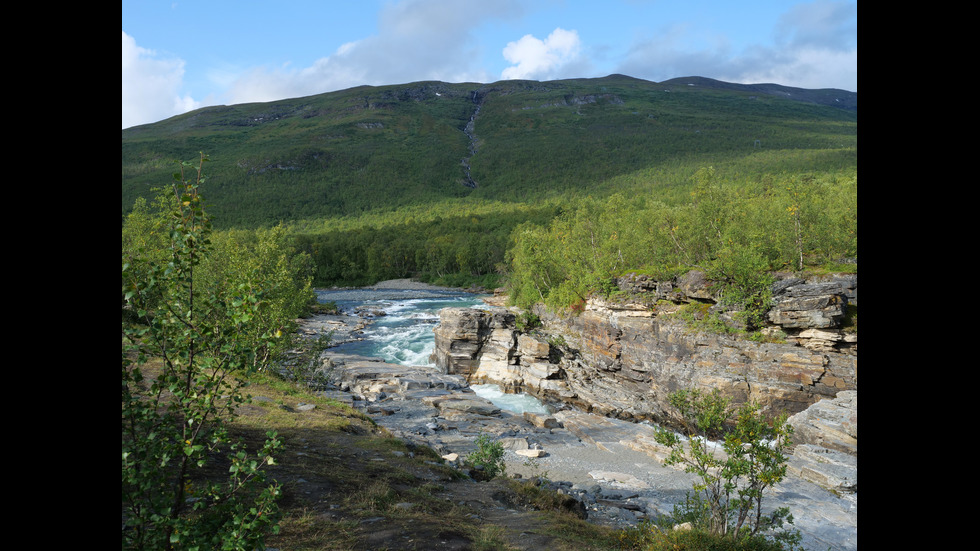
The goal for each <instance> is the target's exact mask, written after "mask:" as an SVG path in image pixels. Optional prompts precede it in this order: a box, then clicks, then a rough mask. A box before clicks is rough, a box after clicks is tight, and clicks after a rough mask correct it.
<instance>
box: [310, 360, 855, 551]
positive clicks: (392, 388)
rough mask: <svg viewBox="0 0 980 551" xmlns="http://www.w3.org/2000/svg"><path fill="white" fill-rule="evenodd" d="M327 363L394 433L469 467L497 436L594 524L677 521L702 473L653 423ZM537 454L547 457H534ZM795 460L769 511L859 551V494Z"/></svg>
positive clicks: (821, 539)
mask: <svg viewBox="0 0 980 551" xmlns="http://www.w3.org/2000/svg"><path fill="white" fill-rule="evenodd" d="M324 359H325V360H327V361H325V363H326V364H328V365H329V367H326V368H325V371H326V372H327V373H326V376H327V377H328V378H329V379H330V381H331V382H332V384H333V389H332V390H328V391H325V395H327V396H330V397H337V396H339V395H343V394H346V395H347V396H348V397H349V400H350V403H352V405H354V406H355V407H357V408H359V409H361V410H363V411H365V412H366V413H368V414H369V415H371V416H372V417H373V418H374V419H375V421H376V422H377V423H378V424H380V425H382V426H384V427H386V428H387V429H388V430H390V431H391V432H392V434H393V435H395V436H396V437H399V438H402V439H404V440H406V441H409V442H413V443H415V444H417V445H425V446H429V447H431V448H433V449H435V450H436V451H437V452H439V453H440V455H443V456H446V457H448V458H452V460H451V461H450V460H449V459H447V461H449V462H450V463H451V464H456V465H459V464H460V462H461V460H463V459H465V457H466V455H467V454H469V453H471V452H473V451H474V450H475V449H476V444H475V440H476V438H477V437H478V436H479V435H481V434H490V435H491V436H493V437H494V438H495V439H496V440H498V441H500V442H501V444H502V445H503V446H504V447H505V449H506V452H505V462H506V465H507V472H508V474H510V475H511V476H513V475H521V476H523V477H541V476H544V477H546V478H547V479H549V480H550V481H551V484H552V486H553V487H555V488H556V489H559V490H560V491H562V492H565V493H567V494H568V495H570V496H572V497H575V498H576V499H577V500H579V501H580V502H581V503H582V507H583V509H584V510H585V511H586V513H587V515H588V518H589V519H590V521H592V522H598V523H603V524H607V525H611V526H619V527H623V526H628V525H634V524H636V523H637V522H639V521H640V520H642V519H643V518H649V517H653V516H656V515H660V514H669V513H671V512H672V511H673V507H674V505H676V504H678V503H680V502H682V500H683V499H684V497H685V496H686V495H687V493H688V492H689V491H690V489H691V485H692V483H693V482H694V478H693V477H692V475H689V474H687V473H684V472H683V471H682V470H679V469H677V468H671V467H665V466H663V465H662V463H661V461H660V459H661V458H662V456H663V454H664V453H665V450H663V449H662V448H660V447H659V446H658V445H657V444H656V443H655V442H654V441H653V434H654V430H655V429H654V427H653V426H651V425H649V424H646V423H633V422H628V421H623V420H619V419H612V418H608V417H604V416H600V415H595V414H590V413H586V412H583V411H579V410H576V409H574V408H567V407H565V408H561V407H560V406H559V408H557V409H556V411H555V412H554V413H553V414H552V415H550V416H548V415H540V414H539V415H536V416H528V415H521V414H516V413H512V412H509V411H507V410H503V409H501V408H499V407H497V406H495V405H493V404H492V403H491V402H490V401H489V400H485V399H483V398H481V397H479V396H477V395H476V394H475V393H473V392H472V391H471V390H470V389H469V388H468V387H467V386H466V380H465V377H463V376H461V375H448V374H445V373H442V372H441V371H440V370H438V369H437V368H429V367H418V366H414V367H408V366H400V365H395V364H386V363H384V362H379V361H377V360H376V359H372V358H363V357H357V356H347V355H340V354H333V353H331V352H329V351H328V352H326V353H325V354H324ZM341 388H343V390H341ZM542 419H546V420H547V419H550V421H544V422H543V423H542ZM541 424H544V425H546V426H540V425H541ZM806 449H809V448H806ZM528 450H540V451H539V452H534V453H533V455H536V456H537V457H530V456H529V455H525V454H528V453H529V452H528ZM519 452H520V453H519ZM817 455H821V454H820V452H817ZM822 459H825V458H822ZM792 462H793V464H794V465H797V467H796V469H795V470H794V469H791V470H790V473H791V474H790V476H788V477H787V479H786V480H785V481H784V482H783V483H781V484H779V485H778V486H777V487H776V488H774V489H773V492H772V495H771V498H769V499H768V500H767V506H769V507H777V506H784V505H785V506H789V507H790V508H791V510H792V512H793V514H794V516H795V518H796V524H795V527H796V528H798V529H800V530H801V532H802V533H803V535H804V538H805V543H806V545H807V548H808V549H832V550H848V551H850V550H853V549H857V543H856V538H857V496H856V494H835V493H834V492H830V491H828V490H827V489H825V488H822V487H820V486H819V485H817V484H816V483H814V482H813V481H812V480H808V479H806V478H801V477H799V476H797V475H796V474H793V473H795V472H802V471H803V470H804V469H805V468H807V465H808V464H809V463H810V461H809V460H808V459H807V457H805V456H804V457H799V458H794V459H793V460H792Z"/></svg>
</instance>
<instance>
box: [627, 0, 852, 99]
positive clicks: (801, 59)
mask: <svg viewBox="0 0 980 551" xmlns="http://www.w3.org/2000/svg"><path fill="white" fill-rule="evenodd" d="M856 26H857V7H856V5H855V4H853V3H847V2H832V1H829V0H818V1H816V2H812V3H810V4H804V5H799V6H796V7H794V8H793V9H791V10H790V11H788V12H787V13H785V14H784V15H783V16H782V17H781V18H780V20H779V23H778V24H777V27H776V28H775V29H773V37H774V40H775V41H774V45H771V46H763V45H753V46H748V47H746V48H745V49H744V50H743V51H741V52H731V51H730V47H729V45H728V43H727V42H726V41H725V40H716V41H715V42H714V43H713V44H712V45H710V46H707V47H701V48H695V49H692V48H690V46H686V45H684V37H685V36H686V35H687V33H688V32H689V31H688V29H686V28H685V27H682V26H677V27H674V28H670V29H666V30H663V31H662V32H661V33H660V34H658V35H657V36H655V37H648V38H646V39H644V40H641V41H640V42H638V43H636V44H634V45H633V46H632V47H631V49H630V51H629V52H628V54H627V56H626V57H625V59H624V60H623V61H622V62H621V63H620V65H619V67H618V68H617V71H616V72H620V73H625V74H628V75H632V76H635V77H638V78H645V79H649V80H654V81H660V80H667V79H670V78H675V77H683V76H707V77H711V78H715V79H719V80H724V81H728V82H739V83H743V84H755V83H764V82H771V83H776V84H782V85H785V86H797V87H801V88H841V89H844V90H849V91H852V92H856V91H857V29H856Z"/></svg>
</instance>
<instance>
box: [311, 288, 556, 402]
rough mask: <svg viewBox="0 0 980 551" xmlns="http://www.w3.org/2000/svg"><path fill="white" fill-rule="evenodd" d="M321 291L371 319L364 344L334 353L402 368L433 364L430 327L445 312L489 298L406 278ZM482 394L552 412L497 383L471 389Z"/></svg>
mask: <svg viewBox="0 0 980 551" xmlns="http://www.w3.org/2000/svg"><path fill="white" fill-rule="evenodd" d="M383 285H384V284H379V286H377V287H372V288H360V289H338V290H332V289H329V290H326V289H324V290H318V291H317V299H318V300H319V301H320V302H324V303H325V302H334V303H336V304H337V306H338V307H339V308H340V309H341V311H342V312H343V313H345V314H348V315H355V314H357V313H358V312H361V315H362V316H365V317H367V318H368V319H370V320H371V323H370V324H369V325H368V326H367V327H366V328H365V329H364V331H363V335H362V337H363V340H360V341H354V342H348V343H344V344H341V345H338V346H336V347H334V348H333V349H332V350H334V351H335V352H339V353H343V354H355V355H359V356H367V357H374V358H380V359H382V360H384V361H386V362H389V363H395V364H399V365H422V366H431V365H433V362H432V360H431V359H430V358H429V356H431V354H432V351H433V349H434V348H435V336H434V334H433V332H432V329H433V328H434V327H435V326H436V325H437V324H438V323H439V311H440V310H442V309H443V308H450V307H462V308H486V307H487V305H486V303H485V302H483V298H484V297H486V296H487V295H481V294H476V293H469V292H465V291H458V290H453V289H442V288H435V287H431V286H425V285H419V284H411V283H407V282H404V281H403V280H396V282H393V283H389V285H398V286H400V287H402V288H399V287H384V286H383ZM470 388H471V389H472V390H473V392H475V393H476V394H477V395H478V396H482V397H483V398H486V399H487V400H490V401H491V402H493V403H494V405H496V406H497V407H499V408H502V409H506V410H508V411H512V412H515V413H524V412H525V411H531V412H534V413H548V407H547V406H546V405H544V404H542V403H541V402H540V401H538V400H537V399H536V398H534V397H533V396H529V395H527V394H507V393H505V392H503V391H502V390H501V389H500V387H499V386H497V385H493V384H484V385H471V386H470Z"/></svg>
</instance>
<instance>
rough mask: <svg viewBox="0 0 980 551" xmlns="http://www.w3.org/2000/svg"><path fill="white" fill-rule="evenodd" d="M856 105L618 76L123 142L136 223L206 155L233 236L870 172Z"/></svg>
mask: <svg viewBox="0 0 980 551" xmlns="http://www.w3.org/2000/svg"><path fill="white" fill-rule="evenodd" d="M856 97H857V95H856V94H855V93H851V92H846V91H843V90H816V91H815V90H801V89H794V88H788V87H782V86H778V85H737V84H729V83H723V82H720V81H714V80H711V79H703V78H696V77H691V78H683V79H674V80H671V81H666V82H662V83H656V82H650V81H645V80H640V79H635V78H631V77H627V76H623V75H611V76H608V77H605V78H596V79H573V80H560V81H547V82H537V81H516V80H515V81H501V82H496V83H490V84H480V83H455V84H450V83H444V82H417V83H410V84H404V85H392V86H376V87H375V86H361V87H357V88H351V89H348V90H342V91H337V92H330V93H325V94H320V95H315V96H309V97H303V98H294V99H288V100H281V101H275V102H269V103H252V104H242V105H232V106H218V107H208V108H204V109H199V110H197V111H193V112H190V113H187V114H184V115H179V116H176V117H172V118H170V119H167V120H164V121H160V122H158V123H154V124H148V125H142V126H137V127H133V128H128V129H125V130H123V131H122V212H123V214H124V215H125V214H126V213H127V212H129V210H130V209H132V207H133V204H134V201H135V200H136V198H137V197H141V196H142V197H148V196H149V195H150V189H151V188H152V187H155V186H159V185H163V184H165V183H166V182H168V181H169V180H170V173H171V172H172V171H173V161H174V160H176V159H188V158H193V157H195V156H196V155H197V153H198V152H201V151H203V152H205V153H207V154H208V155H209V157H210V159H211V162H210V163H209V165H208V168H207V170H208V173H209V175H210V181H209V184H208V186H209V189H208V193H207V196H208V198H209V205H210V209H211V212H212V214H213V215H214V218H215V221H216V224H218V225H219V227H257V226H268V225H273V224H276V223H278V222H280V221H284V222H290V221H294V222H298V221H306V223H309V221H316V220H324V219H332V218H336V217H347V218H350V217H358V216H361V215H364V214H370V215H374V216H377V215H379V214H382V213H390V212H394V211H399V210H402V211H405V210H406V209H407V211H415V212H417V211H419V209H421V210H422V211H426V210H427V209H428V208H429V207H430V206H432V205H436V206H437V207H435V208H437V209H438V208H442V209H446V210H447V211H449V212H460V210H461V209H462V210H469V209H473V208H477V206H484V207H483V208H490V210H495V209H496V208H497V206H492V207H486V205H500V204H515V203H516V204H531V205H534V204H540V203H541V202H542V201H545V200H548V199H549V198H550V199H556V198H566V197H575V196H582V195H592V196H604V195H608V194H611V193H615V192H626V193H635V192H641V193H655V194H658V195H662V196H663V197H664V198H666V199H669V198H670V197H671V196H672V194H673V196H677V195H678V194H679V193H682V191H683V190H685V189H687V182H688V181H689V179H690V176H691V174H693V173H694V172H695V171H696V170H697V168H699V167H702V166H708V165H711V166H714V167H716V169H717V170H718V171H719V174H720V175H722V176H725V175H727V174H732V175H734V174H738V175H739V176H741V177H744V176H746V175H756V174H761V173H798V172H804V171H805V172H813V171H817V172H824V171H838V170H842V169H852V168H854V167H856V163H857V112H856V105H857V99H856ZM505 210H507V208H505Z"/></svg>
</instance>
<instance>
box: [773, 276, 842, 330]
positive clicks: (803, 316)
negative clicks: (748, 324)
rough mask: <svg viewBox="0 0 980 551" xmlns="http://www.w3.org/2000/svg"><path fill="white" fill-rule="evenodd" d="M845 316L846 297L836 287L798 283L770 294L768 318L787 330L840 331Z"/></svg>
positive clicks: (832, 285) (833, 284)
mask: <svg viewBox="0 0 980 551" xmlns="http://www.w3.org/2000/svg"><path fill="white" fill-rule="evenodd" d="M794 283H795V281H794ZM780 287H781V286H780ZM846 313H847V296H845V295H844V292H843V290H842V289H841V286H840V285H838V284H836V283H813V284H807V283H800V284H791V285H789V286H786V287H785V288H780V289H779V291H778V292H774V293H773V307H772V309H770V310H769V314H768V318H769V321H770V322H772V323H773V324H775V325H779V326H781V327H783V328H787V329H826V328H830V327H840V326H841V322H842V321H844V316H845V314H846Z"/></svg>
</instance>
